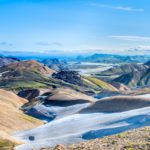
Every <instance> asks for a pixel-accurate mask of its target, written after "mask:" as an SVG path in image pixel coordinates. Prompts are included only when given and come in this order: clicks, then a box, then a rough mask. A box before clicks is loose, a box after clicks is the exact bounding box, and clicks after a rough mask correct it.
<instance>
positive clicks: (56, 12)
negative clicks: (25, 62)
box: [0, 0, 150, 54]
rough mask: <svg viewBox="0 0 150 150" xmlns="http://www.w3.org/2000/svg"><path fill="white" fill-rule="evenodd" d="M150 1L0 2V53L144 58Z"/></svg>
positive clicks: (147, 46)
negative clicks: (79, 54) (132, 55)
mask: <svg viewBox="0 0 150 150" xmlns="http://www.w3.org/2000/svg"><path fill="white" fill-rule="evenodd" d="M149 6H150V0H0V50H9V51H34V52H46V53H47V52H51V53H81V52H82V53H87V52H99V53H135V52H136V53H139V54H140V53H149V52H150V19H149V16H150V9H149Z"/></svg>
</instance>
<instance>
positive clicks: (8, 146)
mask: <svg viewBox="0 0 150 150" xmlns="http://www.w3.org/2000/svg"><path fill="white" fill-rule="evenodd" d="M15 145H16V143H14V142H12V141H10V140H7V139H2V138H0V150H13V148H14V146H15Z"/></svg>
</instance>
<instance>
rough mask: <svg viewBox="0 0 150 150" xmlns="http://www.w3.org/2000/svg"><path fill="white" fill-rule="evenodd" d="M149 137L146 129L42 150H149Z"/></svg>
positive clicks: (149, 130) (148, 131)
mask: <svg viewBox="0 0 150 150" xmlns="http://www.w3.org/2000/svg"><path fill="white" fill-rule="evenodd" d="M149 137H150V127H144V128H139V129H134V130H130V131H127V132H123V133H120V134H116V135H113V136H108V137H104V138H101V139H96V140H91V141H86V142H82V143H79V144H73V145H69V146H65V145H57V146H56V147H54V148H49V149H44V148H42V149H41V150H129V149H130V150H149V149H150V138H149Z"/></svg>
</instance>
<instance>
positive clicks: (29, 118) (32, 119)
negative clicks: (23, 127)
mask: <svg viewBox="0 0 150 150" xmlns="http://www.w3.org/2000/svg"><path fill="white" fill-rule="evenodd" d="M19 118H21V119H24V120H27V121H29V122H32V123H36V122H37V119H35V118H33V117H31V116H27V115H24V114H21V115H19Z"/></svg>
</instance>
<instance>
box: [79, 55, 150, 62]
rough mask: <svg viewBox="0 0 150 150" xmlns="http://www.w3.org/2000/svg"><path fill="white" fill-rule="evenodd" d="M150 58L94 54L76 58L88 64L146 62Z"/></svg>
mask: <svg viewBox="0 0 150 150" xmlns="http://www.w3.org/2000/svg"><path fill="white" fill-rule="evenodd" d="M149 59H150V56H144V55H143V56H140V55H139V56H138V55H136V56H126V55H113V54H93V55H91V56H87V57H82V56H79V57H77V58H76V60H77V61H79V62H80V61H86V62H101V63H121V62H136V63H137V62H146V61H148V60H149Z"/></svg>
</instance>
